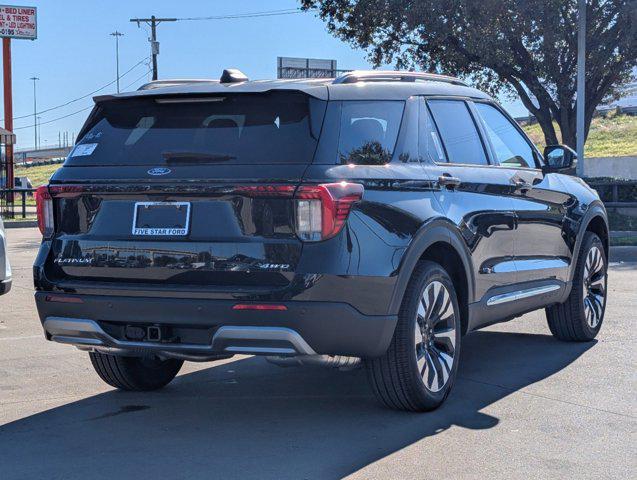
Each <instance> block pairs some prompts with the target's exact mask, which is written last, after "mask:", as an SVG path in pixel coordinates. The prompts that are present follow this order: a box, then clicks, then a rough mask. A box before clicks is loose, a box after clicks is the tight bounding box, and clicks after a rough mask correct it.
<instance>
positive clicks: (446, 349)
mask: <svg viewBox="0 0 637 480" xmlns="http://www.w3.org/2000/svg"><path fill="white" fill-rule="evenodd" d="M455 317H456V312H455V309H454V306H453V302H452V300H451V295H449V291H448V290H447V288H446V287H445V286H444V285H443V284H442V283H441V282H439V281H433V282H431V283H429V284H427V286H426V287H425V288H424V290H423V293H422V296H421V298H420V301H419V303H418V312H417V317H416V322H415V344H416V348H415V351H416V363H417V365H418V372H419V373H420V377H421V378H422V381H423V383H424V385H425V387H426V388H427V389H428V390H430V391H432V392H438V391H440V390H442V388H444V386H445V385H446V384H447V382H448V381H449V377H450V375H451V371H452V369H453V364H454V361H455V353H456V349H455V347H456V318H455Z"/></svg>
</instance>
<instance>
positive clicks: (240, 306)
mask: <svg viewBox="0 0 637 480" xmlns="http://www.w3.org/2000/svg"><path fill="white" fill-rule="evenodd" d="M232 309H233V310H279V311H281V310H287V309H288V307H286V306H285V305H273V304H268V303H237V304H236V305H235V306H233V307H232Z"/></svg>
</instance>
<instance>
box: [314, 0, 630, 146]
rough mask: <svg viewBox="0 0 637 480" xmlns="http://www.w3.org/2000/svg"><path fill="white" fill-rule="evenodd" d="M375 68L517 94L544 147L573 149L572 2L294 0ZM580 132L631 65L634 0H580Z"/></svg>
mask: <svg viewBox="0 0 637 480" xmlns="http://www.w3.org/2000/svg"><path fill="white" fill-rule="evenodd" d="M301 4H302V8H304V9H314V8H316V9H317V11H318V15H319V16H320V18H322V19H323V20H325V21H326V22H327V27H328V30H329V31H330V32H332V33H333V34H335V35H336V36H338V37H339V38H341V39H343V40H345V41H348V42H349V43H351V44H352V45H353V46H356V47H359V48H363V49H365V50H367V51H368V52H369V58H370V60H371V61H372V63H373V64H374V65H375V66H380V65H383V64H385V65H386V64H395V65H396V67H397V68H406V69H414V68H420V69H423V70H427V71H434V72H444V73H448V74H452V75H457V76H461V77H465V78H467V79H469V80H470V81H472V82H473V83H474V84H475V85H476V86H477V87H478V88H481V89H483V90H485V91H487V92H489V93H490V94H491V95H501V94H505V95H510V96H514V95H515V94H517V95H519V97H520V99H521V100H522V103H523V104H524V106H525V107H526V108H527V109H528V110H529V111H530V112H531V113H532V114H533V115H534V116H535V117H536V118H537V120H538V122H539V124H540V126H541V127H542V131H543V132H544V137H545V140H546V143H547V144H555V143H559V142H558V138H557V134H556V131H555V128H554V126H553V122H552V121H553V120H554V121H555V122H556V123H557V125H558V126H559V130H560V132H561V136H562V142H563V143H565V144H567V145H570V146H571V147H573V148H575V144H576V140H575V132H576V130H575V123H576V122H575V118H576V114H575V98H576V95H575V93H576V87H577V85H576V71H577V15H578V13H577V0H480V1H476V0H301ZM586 12H587V13H586V18H587V35H586V49H587V52H586V107H585V121H586V135H587V136H588V131H589V128H590V124H591V120H592V118H593V114H594V112H595V108H596V107H597V106H598V105H599V104H600V103H601V102H602V101H603V100H607V99H610V98H616V96H617V93H618V87H620V86H621V85H622V84H623V83H625V82H626V81H627V80H628V79H629V78H630V75H631V70H632V68H634V67H635V66H636V65H637V0H588V2H587V10H586Z"/></svg>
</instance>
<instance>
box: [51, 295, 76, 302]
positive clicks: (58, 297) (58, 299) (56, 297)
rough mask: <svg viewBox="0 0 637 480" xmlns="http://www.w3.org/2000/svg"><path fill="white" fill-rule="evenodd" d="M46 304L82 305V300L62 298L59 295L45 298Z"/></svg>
mask: <svg viewBox="0 0 637 480" xmlns="http://www.w3.org/2000/svg"><path fill="white" fill-rule="evenodd" d="M45 300H46V301H47V302H56V303H84V300H82V299H81V298H78V297H64V296H61V295H47V296H46V297H45Z"/></svg>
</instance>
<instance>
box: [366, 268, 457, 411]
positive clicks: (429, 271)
mask: <svg viewBox="0 0 637 480" xmlns="http://www.w3.org/2000/svg"><path fill="white" fill-rule="evenodd" d="M459 312H460V309H459V307H458V300H457V296H456V291H455V289H454V286H453V283H452V282H451V278H450V277H449V275H448V274H447V272H446V271H445V270H444V268H442V267H441V266H440V265H438V264H437V263H433V262H429V261H424V262H421V263H420V264H419V265H418V267H417V268H416V270H415V272H414V274H413V276H412V278H411V280H410V282H409V285H408V287H407V291H406V292H405V297H404V299H403V304H402V306H401V309H400V313H399V316H398V324H397V326H396V330H395V332H394V337H393V339H392V341H391V344H390V346H389V349H388V350H387V352H386V353H385V355H383V356H382V357H379V358H375V359H370V360H368V361H367V368H368V372H369V378H370V383H371V385H372V389H373V390H374V393H375V394H376V397H377V398H378V399H379V400H380V401H381V402H382V403H384V404H385V405H386V406H388V407H390V408H395V409H399V410H411V411H427V410H433V409H434V408H436V407H438V406H439V405H440V404H441V403H442V402H443V401H444V400H445V399H446V398H447V395H449V392H450V391H451V387H452V386H453V382H454V380H455V377H456V372H457V369H458V360H459V354H460V331H461V329H460V315H459Z"/></svg>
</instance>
